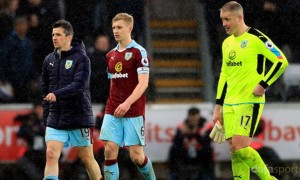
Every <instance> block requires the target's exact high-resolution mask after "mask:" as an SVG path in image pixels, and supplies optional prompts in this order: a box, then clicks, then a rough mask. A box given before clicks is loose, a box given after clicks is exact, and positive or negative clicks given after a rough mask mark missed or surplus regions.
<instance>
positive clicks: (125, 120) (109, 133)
mask: <svg viewBox="0 0 300 180" xmlns="http://www.w3.org/2000/svg"><path fill="white" fill-rule="evenodd" d="M112 29H113V34H114V37H115V39H116V41H117V42H118V45H117V46H116V47H115V48H114V49H112V50H111V51H110V52H109V53H108V54H107V55H106V61H107V64H108V77H109V78H110V79H111V86H110V93H109V98H108V100H107V104H106V109H105V115H104V120H103V125H102V128H101V133H100V139H101V140H104V144H105V152H104V156H105V163H104V178H105V180H116V179H119V167H118V162H117V156H118V150H119V147H120V146H121V147H122V146H127V147H128V149H129V153H130V158H131V160H132V161H133V162H134V163H135V164H136V165H137V167H138V169H139V171H140V172H141V173H142V174H143V176H144V177H145V179H146V180H153V179H156V177H155V174H154V171H153V167H152V163H151V161H150V159H149V158H148V157H147V156H145V154H144V150H143V146H144V145H145V133H144V132H145V131H144V128H145V127H144V117H145V104H146V96H145V94H144V92H145V90H146V88H147V86H148V81H149V65H150V64H149V63H150V59H149V57H148V54H147V52H146V50H145V49H144V48H143V47H142V46H140V45H139V44H137V43H136V42H135V41H134V40H132V39H131V32H132V29H133V17H132V16H131V15H129V14H127V13H119V14H117V15H116V16H115V17H114V18H113V19H112Z"/></svg>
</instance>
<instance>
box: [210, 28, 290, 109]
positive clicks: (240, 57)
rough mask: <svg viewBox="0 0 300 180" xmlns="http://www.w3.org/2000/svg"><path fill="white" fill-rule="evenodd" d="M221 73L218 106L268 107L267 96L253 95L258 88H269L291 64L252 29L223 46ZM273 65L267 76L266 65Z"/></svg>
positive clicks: (227, 39)
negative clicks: (248, 105)
mask: <svg viewBox="0 0 300 180" xmlns="http://www.w3.org/2000/svg"><path fill="white" fill-rule="evenodd" d="M222 56H223V61H222V69H221V73H220V79H219V83H218V90H217V97H216V99H217V100H216V103H217V104H221V105H222V104H223V103H224V104H228V105H235V104H245V103H265V96H262V97H257V96H254V95H253V90H254V88H255V87H256V85H258V84H260V85H262V86H263V87H264V88H267V87H268V86H270V85H271V84H272V83H273V82H275V81H276V79H278V77H279V76H280V75H281V74H282V73H283V72H284V70H285V69H286V68H287V66H288V61H287V59H286V57H285V55H284V54H283V53H282V52H281V50H280V49H279V48H278V47H277V46H276V45H275V44H274V43H273V42H272V41H271V40H270V39H269V38H268V37H267V36H266V35H264V34H263V33H261V32H260V31H258V30H256V29H254V28H249V29H248V30H247V31H246V32H245V33H244V34H242V35H240V36H238V37H235V36H233V35H231V36H229V37H227V38H226V39H225V40H224V42H223V44H222ZM267 59H268V60H270V61H271V62H272V63H273V65H272V67H271V68H270V70H269V71H267V73H266V72H265V71H266V70H265V69H266V68H265V64H266V63H265V62H266V60H267Z"/></svg>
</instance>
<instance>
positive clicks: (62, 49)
mask: <svg viewBox="0 0 300 180" xmlns="http://www.w3.org/2000/svg"><path fill="white" fill-rule="evenodd" d="M70 49H71V45H68V46H66V47H62V48H60V49H58V51H59V52H62V51H69V50H70Z"/></svg>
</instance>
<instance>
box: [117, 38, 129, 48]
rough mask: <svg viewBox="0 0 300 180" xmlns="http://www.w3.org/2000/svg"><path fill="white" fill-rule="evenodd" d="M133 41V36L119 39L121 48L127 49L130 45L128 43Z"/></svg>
mask: <svg viewBox="0 0 300 180" xmlns="http://www.w3.org/2000/svg"><path fill="white" fill-rule="evenodd" d="M131 42H132V39H131V38H129V39H127V40H124V41H119V50H123V49H125V48H126V47H127V46H128V44H130V43H131Z"/></svg>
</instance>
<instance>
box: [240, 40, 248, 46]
mask: <svg viewBox="0 0 300 180" xmlns="http://www.w3.org/2000/svg"><path fill="white" fill-rule="evenodd" d="M247 45H248V41H247V40H243V41H242V42H241V48H245V47H246V46H247Z"/></svg>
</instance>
